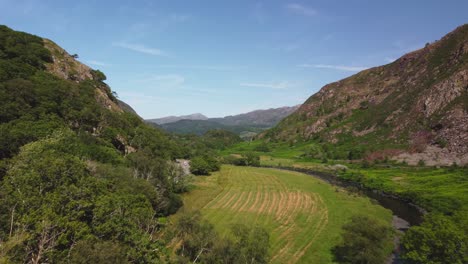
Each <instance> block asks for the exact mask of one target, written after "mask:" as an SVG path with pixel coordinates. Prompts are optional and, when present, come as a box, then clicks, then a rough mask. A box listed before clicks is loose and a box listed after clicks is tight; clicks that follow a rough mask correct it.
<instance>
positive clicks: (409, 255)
mask: <svg viewBox="0 0 468 264" xmlns="http://www.w3.org/2000/svg"><path fill="white" fill-rule="evenodd" d="M465 213H466V212H465ZM465 217H466V216H465ZM460 219H464V217H460ZM464 222H465V223H463V222H460V224H461V226H459V225H457V223H456V222H454V221H453V220H452V219H451V218H450V217H447V216H444V215H441V214H430V215H428V216H427V217H426V219H425V220H424V222H423V223H422V224H421V225H420V226H414V227H411V228H410V229H409V230H408V231H407V232H406V234H405V236H404V237H403V239H402V245H403V248H404V254H403V257H404V258H405V259H406V260H408V261H409V262H410V263H418V264H419V263H421V264H422V263H425V264H438V263H453V264H462V263H467V262H468V246H467V242H468V235H467V232H466V225H465V224H467V223H466V220H465V221H464Z"/></svg>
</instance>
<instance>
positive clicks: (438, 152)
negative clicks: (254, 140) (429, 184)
mask: <svg viewBox="0 0 468 264" xmlns="http://www.w3.org/2000/svg"><path fill="white" fill-rule="evenodd" d="M259 138H265V139H266V140H270V141H289V142H292V143H294V142H298V141H310V142H317V143H320V144H322V145H323V144H328V145H329V146H331V147H332V148H334V149H335V150H336V151H337V152H339V151H341V152H342V153H339V154H340V155H338V156H346V153H347V154H349V155H351V154H350V152H352V151H356V152H361V153H365V155H367V157H372V156H374V157H376V156H382V155H383V156H392V157H394V158H395V159H397V160H401V161H403V160H404V161H407V162H409V163H415V162H418V161H419V160H422V161H425V162H426V163H428V164H451V163H452V162H457V163H459V164H466V163H468V25H463V26H460V27H458V28H457V29H455V30H454V31H453V32H451V33H449V34H447V35H446V36H445V37H443V38H442V39H441V40H439V41H436V42H434V43H428V44H426V46H425V47H424V48H422V49H419V50H416V51H414V52H410V53H408V54H406V55H404V56H402V57H401V58H399V59H398V60H396V61H394V62H393V63H390V64H388V65H384V66H380V67H375V68H371V69H368V70H364V71H362V72H359V73H357V74H355V75H353V76H351V77H349V78H346V79H343V80H340V81H337V82H334V83H331V84H328V85H326V86H324V87H323V88H322V89H321V90H320V91H319V92H318V93H316V94H314V95H312V96H311V97H310V98H309V99H307V101H306V102H305V103H304V104H303V105H302V106H301V107H300V108H299V109H298V110H297V111H296V112H295V113H293V114H292V115H290V116H289V117H287V118H285V119H284V120H282V121H281V122H280V123H279V124H278V125H277V126H276V127H274V128H272V129H271V130H268V131H267V132H265V133H263V134H262V135H260V136H259Z"/></svg>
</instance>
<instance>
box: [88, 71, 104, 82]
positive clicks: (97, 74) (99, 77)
mask: <svg viewBox="0 0 468 264" xmlns="http://www.w3.org/2000/svg"><path fill="white" fill-rule="evenodd" d="M91 74H92V75H93V77H94V80H96V81H98V82H103V81H105V80H106V79H107V77H106V75H105V74H104V73H103V72H102V71H100V70H93V71H92V72H91Z"/></svg>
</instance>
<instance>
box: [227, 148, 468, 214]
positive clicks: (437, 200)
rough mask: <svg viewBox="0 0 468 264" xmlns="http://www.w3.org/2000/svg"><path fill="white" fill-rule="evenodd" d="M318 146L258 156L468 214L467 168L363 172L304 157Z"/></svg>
mask: <svg viewBox="0 0 468 264" xmlns="http://www.w3.org/2000/svg"><path fill="white" fill-rule="evenodd" d="M259 144H262V142H261V141H253V142H242V143H240V144H236V145H234V146H233V147H231V148H230V149H227V150H224V152H223V154H225V155H227V154H233V153H236V154H242V153H244V152H248V151H253V150H254V149H255V147H256V146H257V145H259ZM314 144H315V143H312V142H308V143H307V142H298V143H295V144H294V145H292V146H291V145H290V144H288V143H269V146H270V149H271V150H272V151H271V152H266V153H262V152H257V153H258V154H259V155H261V160H260V161H261V165H266V166H286V167H299V168H305V169H310V170H315V171H327V172H331V173H335V174H337V175H338V176H340V177H343V178H346V179H349V180H352V181H356V182H361V183H362V184H364V185H365V186H367V187H370V188H373V189H378V190H383V191H386V192H389V193H393V194H396V195H398V196H400V197H402V198H407V199H410V200H411V201H413V202H414V203H416V204H418V205H419V206H421V207H423V208H425V209H426V210H429V211H438V212H443V213H448V214H451V213H454V212H456V211H459V210H468V208H467V206H466V205H468V168H454V167H442V168H435V167H425V166H419V167H417V166H407V165H403V164H397V163H395V162H389V163H386V164H384V163H383V164H371V166H370V167H369V168H362V166H361V163H360V162H358V161H357V162H355V163H350V162H349V161H347V160H333V159H329V160H328V162H327V163H322V161H321V160H317V159H311V158H304V157H303V154H304V153H305V152H306V150H307V149H309V148H311V147H312V146H313V145H314ZM333 164H343V165H345V166H347V168H348V169H347V170H346V171H345V172H343V171H335V170H334V169H333V167H332V165H333Z"/></svg>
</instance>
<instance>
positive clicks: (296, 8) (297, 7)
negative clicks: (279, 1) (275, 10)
mask: <svg viewBox="0 0 468 264" xmlns="http://www.w3.org/2000/svg"><path fill="white" fill-rule="evenodd" d="M286 8H287V9H288V10H289V11H291V12H294V13H296V14H300V15H304V16H315V15H317V10H315V9H313V8H310V7H308V6H304V5H301V4H298V3H290V4H287V5H286Z"/></svg>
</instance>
